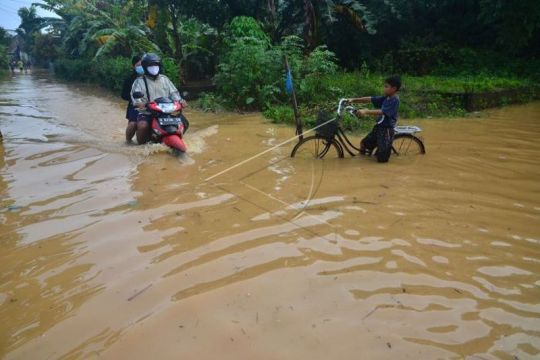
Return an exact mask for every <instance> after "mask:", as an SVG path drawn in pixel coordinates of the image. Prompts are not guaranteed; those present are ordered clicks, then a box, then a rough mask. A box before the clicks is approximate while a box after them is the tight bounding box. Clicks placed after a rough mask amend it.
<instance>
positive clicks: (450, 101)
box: [263, 72, 538, 131]
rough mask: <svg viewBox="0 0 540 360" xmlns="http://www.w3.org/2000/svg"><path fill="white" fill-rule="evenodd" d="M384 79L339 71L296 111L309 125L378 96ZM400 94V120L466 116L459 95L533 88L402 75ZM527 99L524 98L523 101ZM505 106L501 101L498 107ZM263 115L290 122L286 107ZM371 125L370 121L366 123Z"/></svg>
mask: <svg viewBox="0 0 540 360" xmlns="http://www.w3.org/2000/svg"><path fill="white" fill-rule="evenodd" d="M384 79H385V77H384V76H383V75H380V74H365V73H364V74H363V73H360V72H354V73H347V72H342V73H338V74H336V75H333V76H329V77H327V78H325V79H324V80H323V83H324V88H325V89H326V93H325V94H324V96H321V94H319V96H317V100H316V101H311V102H310V101H309V99H303V101H302V99H300V101H299V102H300V104H301V105H300V112H301V114H302V119H303V120H304V121H305V123H307V124H308V126H309V125H313V124H314V123H315V119H316V117H317V114H318V112H319V111H321V110H325V111H334V109H335V106H336V103H337V100H338V99H339V98H343V97H359V96H372V95H379V94H382V90H383V84H384ZM402 83H403V86H402V89H401V91H400V94H399V96H400V98H401V106H400V117H402V118H430V117H461V116H465V115H466V114H467V111H465V109H464V108H463V106H464V105H463V101H462V98H461V97H460V95H462V94H470V93H485V92H496V91H500V90H510V89H521V88H531V89H532V88H536V89H538V88H537V87H535V85H534V84H533V82H532V80H529V79H526V78H518V77H515V76H502V75H501V76H497V75H491V74H483V73H479V74H476V75H459V76H434V75H430V76H411V75H404V76H402ZM527 98H528V99H530V98H531V97H530V96H529V97H527V96H524V97H523V99H527ZM500 105H501V106H502V105H505V103H504V101H503V102H502V103H501V104H500ZM263 115H264V116H265V117H266V118H268V119H271V120H272V121H273V122H276V123H288V124H292V123H294V116H293V112H292V110H291V107H290V106H289V105H288V104H280V105H273V106H271V107H270V108H268V109H266V110H265V111H264V112H263ZM367 123H369V125H367V127H369V126H371V124H372V122H367ZM344 127H346V128H348V129H349V130H353V131H354V130H365V128H366V122H365V121H361V122H359V121H358V120H357V119H348V118H345V119H344Z"/></svg>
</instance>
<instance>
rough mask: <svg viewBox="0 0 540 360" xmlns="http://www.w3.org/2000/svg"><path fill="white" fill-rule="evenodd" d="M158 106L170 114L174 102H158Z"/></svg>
mask: <svg viewBox="0 0 540 360" xmlns="http://www.w3.org/2000/svg"><path fill="white" fill-rule="evenodd" d="M158 108H159V110H161V112H163V113H165V114H170V113H172V112H173V111H174V110H175V106H174V104H158Z"/></svg>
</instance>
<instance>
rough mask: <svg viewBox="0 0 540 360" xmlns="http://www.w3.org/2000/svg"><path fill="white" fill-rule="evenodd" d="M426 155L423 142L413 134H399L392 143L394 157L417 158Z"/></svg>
mask: <svg viewBox="0 0 540 360" xmlns="http://www.w3.org/2000/svg"><path fill="white" fill-rule="evenodd" d="M425 153H426V148H425V146H424V143H423V142H422V140H420V139H419V138H417V137H416V136H414V135H412V134H397V135H395V136H394V141H393V142H392V155H396V156H415V155H422V154H425Z"/></svg>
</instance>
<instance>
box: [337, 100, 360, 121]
mask: <svg viewBox="0 0 540 360" xmlns="http://www.w3.org/2000/svg"><path fill="white" fill-rule="evenodd" d="M356 110H357V108H356V107H354V106H352V105H350V103H349V99H340V100H339V104H338V108H337V115H338V116H339V117H341V116H342V115H343V112H344V111H346V112H348V113H349V114H351V115H353V116H356Z"/></svg>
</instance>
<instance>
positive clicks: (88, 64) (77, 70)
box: [54, 57, 132, 91]
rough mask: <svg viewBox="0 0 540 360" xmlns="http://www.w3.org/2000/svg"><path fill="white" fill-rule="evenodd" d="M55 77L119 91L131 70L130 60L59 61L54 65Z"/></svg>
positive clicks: (118, 58)
mask: <svg viewBox="0 0 540 360" xmlns="http://www.w3.org/2000/svg"><path fill="white" fill-rule="evenodd" d="M54 71H55V73H56V75H58V76H59V77H61V78H64V79H66V80H70V81H80V82H91V83H96V84H99V85H101V86H103V87H105V88H107V89H111V90H113V91H121V90H122V85H123V83H124V79H125V78H126V76H127V75H129V73H130V71H132V70H131V59H128V58H124V57H117V58H111V59H101V60H99V62H98V61H93V60H88V59H59V60H57V61H55V63H54Z"/></svg>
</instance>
